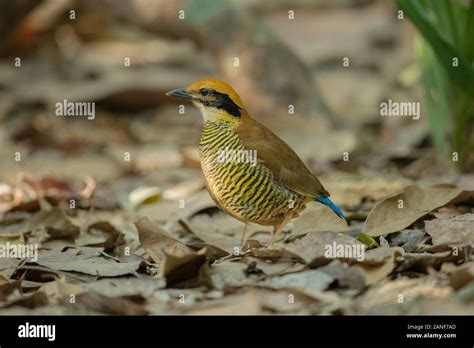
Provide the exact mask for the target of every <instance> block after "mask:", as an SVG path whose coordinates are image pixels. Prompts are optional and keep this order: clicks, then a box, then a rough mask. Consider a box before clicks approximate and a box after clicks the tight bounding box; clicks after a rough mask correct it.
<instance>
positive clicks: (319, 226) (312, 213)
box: [291, 204, 349, 237]
mask: <svg viewBox="0 0 474 348" xmlns="http://www.w3.org/2000/svg"><path fill="white" fill-rule="evenodd" d="M293 226H294V227H293V228H292V229H291V237H294V236H299V235H302V234H305V233H307V232H309V231H328V232H345V231H347V230H348V229H349V228H348V226H347V224H346V223H345V222H344V221H343V220H342V219H340V218H339V217H338V216H337V215H336V214H333V213H332V212H331V210H330V209H329V208H328V207H325V206H323V205H321V204H317V205H316V204H314V205H310V206H308V207H307V208H306V209H305V210H304V211H303V212H302V213H301V214H300V216H299V217H297V218H296V219H294V220H293Z"/></svg>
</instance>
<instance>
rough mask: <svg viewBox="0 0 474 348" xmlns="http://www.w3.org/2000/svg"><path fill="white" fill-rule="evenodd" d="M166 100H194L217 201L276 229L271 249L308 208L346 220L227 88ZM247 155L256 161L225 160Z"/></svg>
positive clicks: (206, 85)
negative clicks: (312, 206)
mask: <svg viewBox="0 0 474 348" xmlns="http://www.w3.org/2000/svg"><path fill="white" fill-rule="evenodd" d="M167 94H168V95H171V96H175V97H178V98H182V99H189V100H191V101H192V102H193V103H194V104H195V105H196V106H197V107H198V108H199V110H200V111H201V113H202V115H203V118H204V127H203V130H202V134H201V140H200V144H199V151H200V156H201V166H202V170H203V173H204V177H205V179H206V186H207V188H208V191H209V193H210V194H211V196H212V198H213V199H214V201H215V202H216V203H217V205H218V206H219V207H220V208H221V209H223V210H224V211H225V212H227V213H228V214H229V215H231V216H233V217H235V218H237V219H239V220H240V221H243V222H245V223H248V222H252V223H257V224H260V225H271V226H273V227H274V231H273V238H272V241H271V242H270V244H269V247H271V246H272V245H273V243H274V242H275V237H276V236H277V235H278V233H279V232H281V230H282V228H283V226H284V225H285V224H286V223H287V222H288V221H289V220H291V219H292V218H294V217H295V216H297V215H298V213H299V212H300V211H301V210H303V209H304V208H305V204H306V203H308V202H311V201H317V202H320V203H322V204H324V205H327V206H328V207H330V208H331V209H332V210H333V211H334V212H335V213H336V214H337V215H338V216H340V217H341V218H344V215H343V214H342V212H341V211H340V210H339V208H337V207H336V206H335V205H334V203H332V202H331V200H330V199H329V198H328V196H329V193H328V192H327V191H326V190H325V189H324V187H323V185H321V183H320V182H319V180H318V179H317V178H316V177H315V176H314V175H313V174H311V172H310V171H309V170H308V169H307V168H306V166H305V165H304V163H303V162H302V161H301V160H300V158H299V157H298V155H297V154H296V153H295V152H294V151H293V150H292V149H291V148H290V147H289V146H288V145H287V144H286V143H285V142H284V141H283V140H281V139H280V138H278V137H277V136H276V135H275V134H273V133H272V132H271V131H270V130H269V129H267V128H265V127H264V126H263V125H261V124H260V123H258V122H257V121H256V120H254V119H253V118H252V117H251V116H250V115H249V114H248V112H247V111H246V110H245V108H244V107H243V104H242V101H241V100H240V97H239V96H238V94H237V93H236V92H235V91H234V90H233V89H232V87H230V86H229V85H228V84H226V83H225V82H222V81H219V80H215V79H210V78H208V79H202V80H198V81H196V82H194V83H192V84H191V85H189V86H188V87H187V88H186V89H184V88H181V89H176V90H173V91H170V92H168V93H167ZM245 151H247V152H248V151H253V152H255V153H256V160H255V161H240V160H235V158H234V157H233V156H230V157H227V156H222V154H226V153H229V152H232V153H234V154H236V153H239V152H245Z"/></svg>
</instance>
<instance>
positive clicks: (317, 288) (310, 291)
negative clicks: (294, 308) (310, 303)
mask: <svg viewBox="0 0 474 348" xmlns="http://www.w3.org/2000/svg"><path fill="white" fill-rule="evenodd" d="M334 279H335V278H334V277H333V276H332V275H329V274H328V273H325V272H322V271H319V270H316V269H315V270H308V271H303V272H298V273H289V274H285V275H282V276H279V277H271V278H268V279H265V280H264V281H261V282H258V283H256V286H259V287H264V288H269V289H278V290H280V289H285V290H289V291H291V290H298V291H301V292H303V293H305V294H307V295H308V296H311V297H313V298H315V299H320V298H321V297H322V292H323V291H324V290H325V289H327V287H328V286H329V284H331V283H332V282H333V281H334Z"/></svg>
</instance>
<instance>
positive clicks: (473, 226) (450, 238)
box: [425, 214, 474, 246]
mask: <svg viewBox="0 0 474 348" xmlns="http://www.w3.org/2000/svg"><path fill="white" fill-rule="evenodd" d="M425 228H426V232H427V233H428V234H429V235H430V236H431V239H432V241H433V245H463V246H465V245H474V214H463V215H458V216H453V217H448V218H441V219H435V220H431V221H425Z"/></svg>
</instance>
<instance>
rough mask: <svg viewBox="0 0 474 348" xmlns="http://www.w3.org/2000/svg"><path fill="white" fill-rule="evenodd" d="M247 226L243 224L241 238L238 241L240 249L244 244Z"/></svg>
mask: <svg viewBox="0 0 474 348" xmlns="http://www.w3.org/2000/svg"><path fill="white" fill-rule="evenodd" d="M248 225H249V224H245V226H244V230H243V231H242V238H241V239H240V247H241V248H242V247H243V245H244V243H245V233H246V232H247V227H248Z"/></svg>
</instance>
